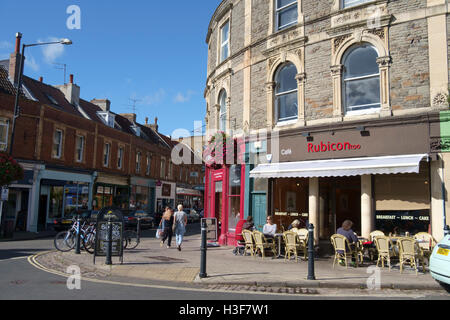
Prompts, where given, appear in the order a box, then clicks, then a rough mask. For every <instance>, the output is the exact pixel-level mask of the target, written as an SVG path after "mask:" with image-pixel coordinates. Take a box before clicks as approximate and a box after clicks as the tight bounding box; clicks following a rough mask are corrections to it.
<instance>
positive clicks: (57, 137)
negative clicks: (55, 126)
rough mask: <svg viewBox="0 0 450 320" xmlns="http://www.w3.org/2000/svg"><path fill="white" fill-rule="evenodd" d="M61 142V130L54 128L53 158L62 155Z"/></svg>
mask: <svg viewBox="0 0 450 320" xmlns="http://www.w3.org/2000/svg"><path fill="white" fill-rule="evenodd" d="M62 142H63V132H62V130H55V133H54V135H53V158H56V159H60V158H61V156H62Z"/></svg>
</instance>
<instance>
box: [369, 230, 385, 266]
mask: <svg viewBox="0 0 450 320" xmlns="http://www.w3.org/2000/svg"><path fill="white" fill-rule="evenodd" d="M378 236H381V237H384V236H385V234H384V232H383V231H380V230H375V231H372V232H371V233H370V234H369V241H372V242H374V243H375V237H378ZM368 251H369V256H370V260H371V261H373V260H375V255H376V254H377V251H378V249H376V248H369V250H368Z"/></svg>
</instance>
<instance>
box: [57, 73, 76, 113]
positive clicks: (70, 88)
mask: <svg viewBox="0 0 450 320" xmlns="http://www.w3.org/2000/svg"><path fill="white" fill-rule="evenodd" d="M55 87H56V88H58V89H59V90H60V91H61V92H62V93H63V94H64V96H65V97H66V100H67V101H69V103H70V104H71V105H73V106H79V105H80V87H79V86H77V85H76V84H75V83H74V82H73V74H71V75H70V83H68V84H64V85H62V86H55Z"/></svg>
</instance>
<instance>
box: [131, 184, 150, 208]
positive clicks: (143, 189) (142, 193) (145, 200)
mask: <svg viewBox="0 0 450 320" xmlns="http://www.w3.org/2000/svg"><path fill="white" fill-rule="evenodd" d="M130 182H131V196H130V209H135V210H146V211H149V212H154V210H155V209H154V208H155V207H154V203H155V202H154V197H155V187H156V183H155V181H154V180H150V179H144V178H140V177H131V180H130Z"/></svg>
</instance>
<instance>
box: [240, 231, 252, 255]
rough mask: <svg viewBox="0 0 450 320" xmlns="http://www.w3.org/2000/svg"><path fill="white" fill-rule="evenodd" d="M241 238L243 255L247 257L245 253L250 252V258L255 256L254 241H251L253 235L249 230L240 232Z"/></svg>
mask: <svg viewBox="0 0 450 320" xmlns="http://www.w3.org/2000/svg"><path fill="white" fill-rule="evenodd" d="M242 237H243V238H244V241H245V249H244V254H245V255H247V252H248V251H250V254H251V256H252V257H254V256H255V240H254V239H253V233H252V232H251V231H249V230H242Z"/></svg>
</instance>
